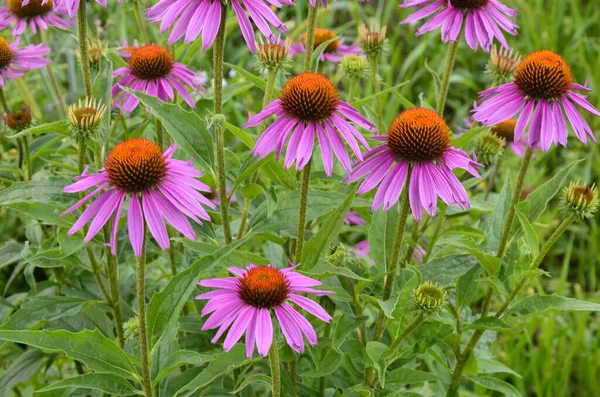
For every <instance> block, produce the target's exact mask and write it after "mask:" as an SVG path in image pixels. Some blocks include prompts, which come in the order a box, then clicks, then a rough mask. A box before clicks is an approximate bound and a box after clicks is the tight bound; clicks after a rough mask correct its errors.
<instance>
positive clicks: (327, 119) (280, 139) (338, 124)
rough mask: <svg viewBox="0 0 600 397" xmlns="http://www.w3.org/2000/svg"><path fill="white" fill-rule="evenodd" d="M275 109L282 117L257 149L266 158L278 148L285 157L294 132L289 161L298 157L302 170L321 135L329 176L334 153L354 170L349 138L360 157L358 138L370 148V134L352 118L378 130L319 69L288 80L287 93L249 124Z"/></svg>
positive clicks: (251, 125) (367, 127)
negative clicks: (319, 72)
mask: <svg viewBox="0 0 600 397" xmlns="http://www.w3.org/2000/svg"><path fill="white" fill-rule="evenodd" d="M272 115H276V116H277V117H278V119H277V120H276V121H275V122H274V123H273V124H271V125H270V126H269V128H267V129H266V130H265V132H264V133H263V134H262V136H261V137H260V138H259V139H258V141H257V142H256V146H255V148H254V151H253V153H254V155H255V156H259V157H261V158H263V157H265V156H267V155H268V154H269V153H271V152H273V151H275V152H276V154H277V158H279V156H280V155H281V152H282V150H283V147H284V146H285V144H286V141H287V140H288V137H290V136H291V137H290V139H289V142H288V145H287V151H286V154H285V162H284V167H285V168H290V167H291V166H292V164H293V163H294V162H296V169H297V170H301V169H303V168H304V166H305V165H306V164H308V162H309V161H310V160H311V158H312V154H313V147H314V143H315V137H316V139H317V140H318V143H319V146H320V148H321V154H322V157H323V164H324V167H325V173H326V174H327V175H328V176H331V173H332V170H333V154H334V153H335V156H336V157H337V158H338V160H339V161H340V163H341V164H342V166H343V167H344V168H345V169H346V170H347V171H350V170H351V163H350V158H349V156H348V152H347V151H346V146H345V145H344V141H345V142H346V143H347V144H348V145H349V146H350V149H352V152H353V153H354V155H355V156H356V157H357V158H358V159H359V160H360V159H362V154H361V151H360V149H359V147H358V144H357V142H356V141H357V140H358V142H360V143H361V144H362V145H363V146H364V147H365V148H367V149H368V148H369V145H368V143H367V141H366V140H365V138H363V136H362V135H361V134H360V133H359V132H358V131H357V130H356V128H354V127H353V126H352V125H351V124H350V123H349V122H348V121H347V120H346V119H348V120H350V121H352V122H354V123H356V124H358V125H359V126H361V127H363V128H365V129H367V130H369V131H372V132H374V130H375V127H374V126H373V124H372V123H371V122H370V121H368V120H367V119H365V118H364V117H363V116H361V115H360V114H359V113H358V112H357V111H356V109H354V108H353V107H352V105H350V104H349V103H346V102H344V101H342V100H340V96H339V94H338V91H337V89H336V88H335V86H334V85H333V83H332V82H331V81H330V80H329V79H328V78H327V77H325V76H323V75H321V74H318V73H311V72H305V73H301V74H299V75H297V76H295V77H293V78H291V79H290V80H288V82H287V83H286V85H285V86H284V87H283V89H282V90H281V97H280V98H279V99H277V100H275V101H273V102H272V103H271V104H270V105H268V106H267V107H265V108H264V109H263V110H262V112H260V113H258V114H257V115H256V116H254V117H251V118H250V119H249V120H248V122H247V123H246V124H245V125H244V128H247V127H256V126H258V125H259V124H260V123H261V122H262V121H263V120H265V119H266V118H268V117H270V116H272Z"/></svg>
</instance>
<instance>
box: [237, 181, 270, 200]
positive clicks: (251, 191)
mask: <svg viewBox="0 0 600 397" xmlns="http://www.w3.org/2000/svg"><path fill="white" fill-rule="evenodd" d="M240 192H241V193H242V196H243V197H244V198H245V199H246V200H250V201H252V200H254V199H255V198H257V197H259V196H264V195H266V192H265V189H264V188H263V187H262V186H261V185H259V184H258V183H249V184H247V185H246V186H244V187H242V188H241V189H240Z"/></svg>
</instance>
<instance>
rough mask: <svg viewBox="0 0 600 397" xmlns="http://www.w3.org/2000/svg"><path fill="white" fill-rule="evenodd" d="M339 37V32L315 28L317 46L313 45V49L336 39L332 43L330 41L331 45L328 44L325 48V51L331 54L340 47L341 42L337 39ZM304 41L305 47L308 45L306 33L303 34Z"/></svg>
mask: <svg viewBox="0 0 600 397" xmlns="http://www.w3.org/2000/svg"><path fill="white" fill-rule="evenodd" d="M337 37H338V36H337V34H335V33H333V32H332V31H331V30H328V29H315V46H314V47H313V50H314V49H316V48H317V47H319V46H320V45H321V44H323V43H325V42H327V41H329V40H332V39H335V40H333V41H332V42H331V43H329V45H327V47H326V48H325V51H323V52H325V53H326V54H331V53H332V52H335V51H336V50H337V49H338V48H339V47H340V42H339V40H338V39H337ZM302 42H303V43H304V47H306V34H304V35H303V36H302Z"/></svg>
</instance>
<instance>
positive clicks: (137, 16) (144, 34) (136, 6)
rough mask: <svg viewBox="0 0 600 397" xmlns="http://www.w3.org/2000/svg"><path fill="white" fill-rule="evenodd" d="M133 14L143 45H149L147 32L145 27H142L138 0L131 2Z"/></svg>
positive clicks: (142, 21)
mask: <svg viewBox="0 0 600 397" xmlns="http://www.w3.org/2000/svg"><path fill="white" fill-rule="evenodd" d="M133 12H134V13H135V19H136V21H137V24H138V27H139V28H140V33H141V34H142V40H144V44H150V39H149V37H148V31H147V30H146V25H144V19H143V18H142V11H141V8H140V1H139V0H134V1H133Z"/></svg>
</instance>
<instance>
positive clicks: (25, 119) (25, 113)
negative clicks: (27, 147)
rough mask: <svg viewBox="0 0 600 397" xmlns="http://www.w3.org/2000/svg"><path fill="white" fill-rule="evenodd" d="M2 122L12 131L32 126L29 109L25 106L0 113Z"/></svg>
mask: <svg viewBox="0 0 600 397" xmlns="http://www.w3.org/2000/svg"><path fill="white" fill-rule="evenodd" d="M2 120H4V123H5V124H6V125H7V126H8V128H10V129H11V130H13V131H16V132H19V131H23V130H26V129H27V128H29V127H31V126H33V120H32V117H31V109H30V108H29V106H25V107H24V108H23V109H21V110H14V111H12V112H8V113H6V114H3V115H2Z"/></svg>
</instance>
